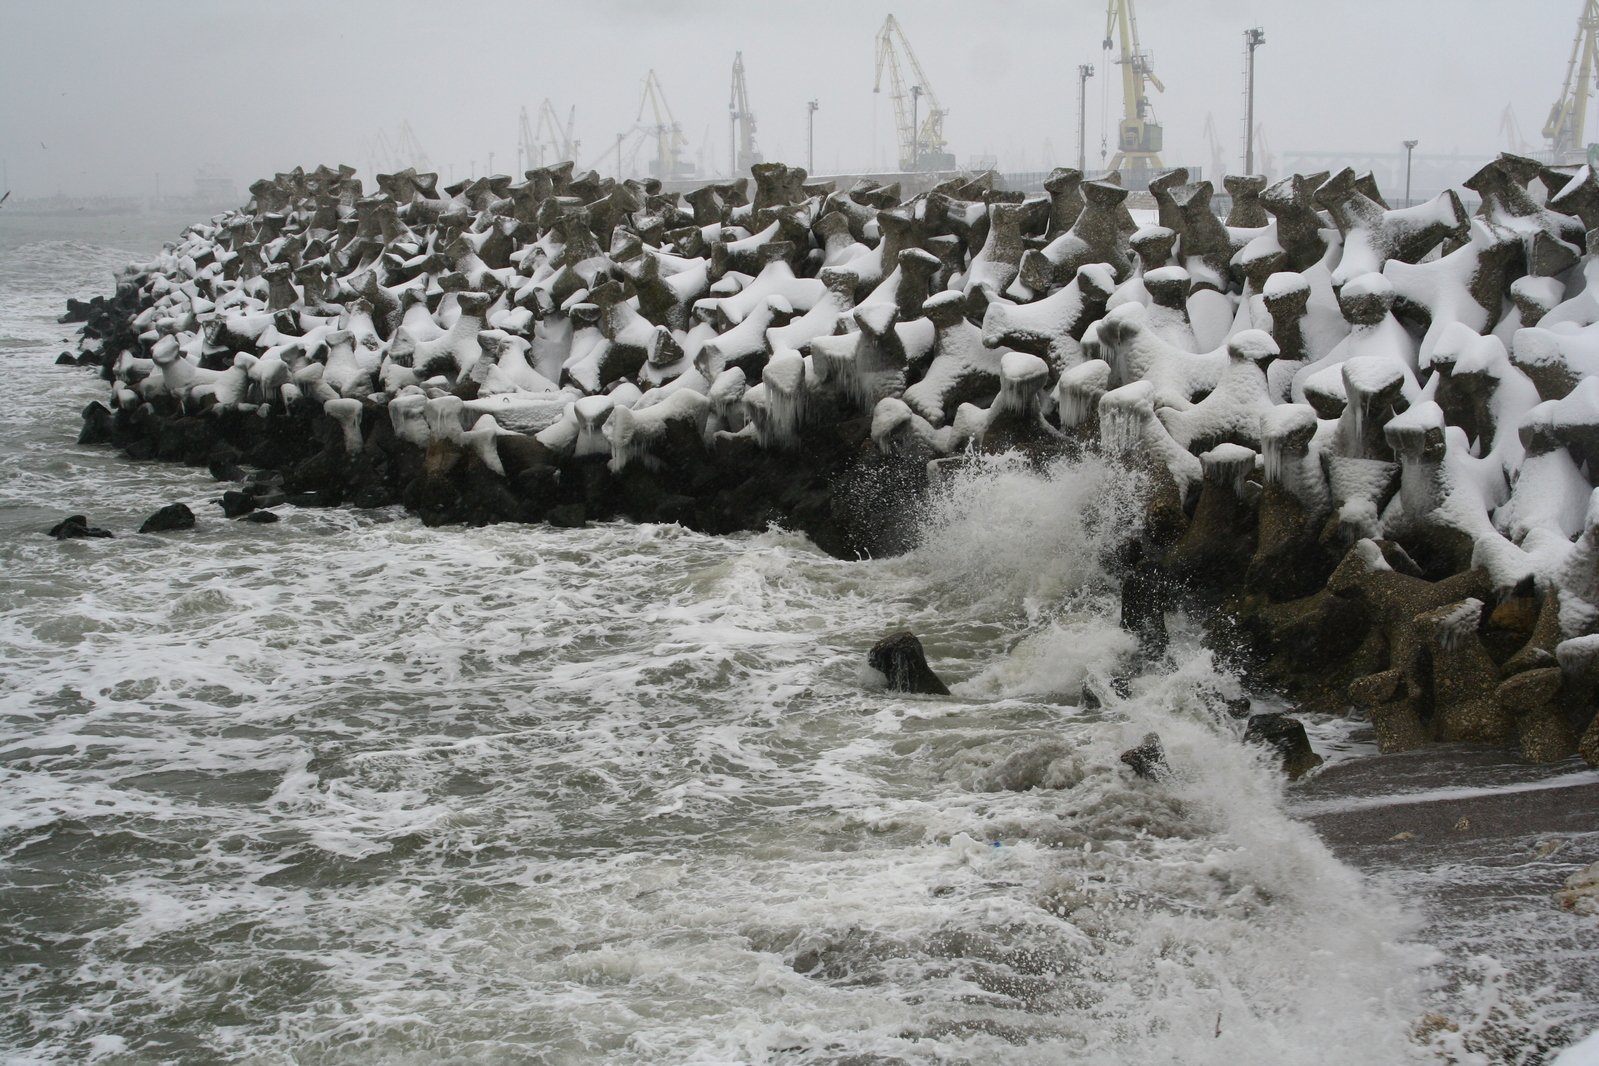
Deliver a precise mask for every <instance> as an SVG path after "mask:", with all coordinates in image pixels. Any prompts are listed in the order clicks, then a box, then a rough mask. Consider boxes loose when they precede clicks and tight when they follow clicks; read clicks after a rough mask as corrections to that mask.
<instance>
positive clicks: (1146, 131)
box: [1105, 0, 1599, 170]
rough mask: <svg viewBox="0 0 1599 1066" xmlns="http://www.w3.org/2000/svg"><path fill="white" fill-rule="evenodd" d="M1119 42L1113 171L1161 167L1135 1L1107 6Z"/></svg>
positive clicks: (1149, 63) (1111, 39)
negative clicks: (1118, 112) (1119, 104)
mask: <svg viewBox="0 0 1599 1066" xmlns="http://www.w3.org/2000/svg"><path fill="white" fill-rule="evenodd" d="M1592 2H1593V3H1599V0H1592ZM1117 43H1119V44H1120V46H1121V52H1120V57H1119V58H1117V59H1116V60H1114V62H1115V63H1117V64H1118V65H1119V66H1120V67H1121V68H1122V120H1121V122H1120V123H1119V124H1118V125H1117V134H1116V155H1115V156H1114V157H1112V159H1111V162H1110V169H1111V170H1123V169H1126V170H1158V169H1159V168H1160V166H1161V162H1160V152H1161V148H1162V147H1163V141H1164V140H1165V130H1164V129H1163V128H1162V127H1161V125H1160V124H1159V123H1158V122H1156V121H1155V108H1154V105H1153V104H1151V103H1150V101H1149V92H1148V90H1147V88H1146V86H1149V85H1153V86H1154V87H1155V91H1156V92H1165V91H1166V86H1165V85H1164V84H1162V82H1161V80H1160V78H1158V77H1156V76H1155V64H1154V60H1153V59H1152V58H1151V56H1150V54H1149V53H1148V52H1146V51H1144V50H1143V49H1142V48H1141V47H1139V44H1138V15H1137V13H1136V12H1135V11H1134V10H1133V0H1109V2H1108V4H1107V5H1106V8H1105V50H1106V51H1107V52H1108V51H1110V49H1111V48H1112V47H1115V46H1116V44H1117Z"/></svg>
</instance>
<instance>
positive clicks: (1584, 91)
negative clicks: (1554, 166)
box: [1543, 0, 1599, 163]
mask: <svg viewBox="0 0 1599 1066" xmlns="http://www.w3.org/2000/svg"><path fill="white" fill-rule="evenodd" d="M1579 57H1580V59H1579ZM1596 73H1599V0H1584V3H1583V6H1582V14H1581V15H1579V16H1578V17H1577V36H1576V39H1575V40H1573V41H1572V42H1571V58H1570V59H1569V60H1568V61H1567V62H1566V82H1565V84H1564V85H1563V86H1562V87H1561V89H1560V99H1558V100H1556V101H1555V104H1554V106H1553V107H1551V108H1550V109H1549V119H1548V121H1547V122H1545V123H1544V127H1543V135H1544V136H1545V137H1547V138H1548V139H1549V148H1550V150H1551V151H1552V152H1553V153H1554V156H1555V159H1554V161H1555V162H1556V163H1564V162H1567V161H1568V160H1569V159H1571V157H1573V156H1575V155H1579V154H1581V153H1582V152H1583V150H1584V149H1585V148H1586V140H1585V132H1584V131H1585V128H1586V125H1587V118H1588V97H1589V94H1590V92H1591V91H1592V88H1593V84H1594V77H1595V74H1596Z"/></svg>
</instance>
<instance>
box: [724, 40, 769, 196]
mask: <svg viewBox="0 0 1599 1066" xmlns="http://www.w3.org/2000/svg"><path fill="white" fill-rule="evenodd" d="M727 114H728V131H727V151H728V177H730V178H736V177H738V176H739V175H740V174H743V173H744V172H746V171H747V170H749V168H750V167H752V166H754V165H755V164H756V163H759V162H761V154H760V152H758V151H757V150H756V148H755V112H753V111H751V110H750V94H749V89H748V88H747V87H746V86H745V84H744V53H743V52H735V53H734V54H733V89H732V92H730V93H729V94H728V97H727Z"/></svg>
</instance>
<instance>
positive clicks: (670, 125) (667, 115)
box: [633, 69, 694, 181]
mask: <svg viewBox="0 0 1599 1066" xmlns="http://www.w3.org/2000/svg"><path fill="white" fill-rule="evenodd" d="M646 109H648V110H649V112H650V114H651V116H652V117H653V118H654V119H655V121H654V122H652V123H648V124H645V123H644V112H645V110H646ZM633 121H634V122H635V123H636V124H638V125H641V126H643V127H644V128H645V129H647V130H649V131H650V132H651V133H653V134H655V162H654V163H653V164H652V165H651V166H650V170H651V171H652V172H653V173H654V175H655V177H657V178H660V179H661V180H662V181H670V180H672V179H673V178H691V177H693V176H694V168H693V167H692V166H691V165H689V164H687V163H685V162H683V153H684V151H685V150H686V149H687V148H688V138H687V137H684V136H683V127H682V126H680V125H678V123H677V119H676V118H675V117H674V116H673V115H672V105H670V104H668V103H667V102H666V90H664V89H662V88H661V81H660V79H659V78H657V77H656V76H655V71H654V70H653V69H652V70H651V71H650V72H649V74H648V75H646V76H645V78H644V96H643V97H642V98H641V99H640V100H639V104H638V117H637V118H635V119H634V120H633Z"/></svg>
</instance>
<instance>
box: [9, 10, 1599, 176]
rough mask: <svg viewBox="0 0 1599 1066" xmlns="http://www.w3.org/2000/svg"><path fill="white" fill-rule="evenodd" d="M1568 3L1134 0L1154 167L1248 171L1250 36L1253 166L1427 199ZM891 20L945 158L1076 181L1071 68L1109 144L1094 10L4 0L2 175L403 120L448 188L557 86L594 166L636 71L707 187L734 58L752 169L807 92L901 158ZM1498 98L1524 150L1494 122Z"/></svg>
mask: <svg viewBox="0 0 1599 1066" xmlns="http://www.w3.org/2000/svg"><path fill="white" fill-rule="evenodd" d="M1579 6H1580V5H1578V4H1575V3H1554V2H1538V3H1525V2H1512V0H1414V2H1407V3H1403V4H1393V3H1382V2H1379V0H1351V2H1349V3H1344V4H1339V5H1336V6H1334V7H1325V6H1321V5H1311V4H1306V3H1291V4H1290V3H1268V2H1266V0H1200V2H1194V0H1144V2H1143V3H1141V4H1140V5H1139V7H1138V16H1139V18H1138V31H1139V36H1140V42H1141V45H1142V48H1143V49H1144V50H1145V51H1147V52H1149V53H1150V54H1151V56H1152V58H1153V62H1154V69H1155V71H1156V73H1157V74H1158V75H1159V77H1160V78H1161V80H1162V81H1163V82H1164V84H1165V86H1166V92H1165V93H1163V94H1157V95H1156V96H1155V97H1154V104H1155V109H1156V117H1157V118H1158V119H1159V121H1160V122H1161V123H1162V124H1163V125H1164V127H1165V137H1166V151H1165V152H1164V159H1165V162H1166V163H1167V164H1168V165H1188V166H1198V167H1202V168H1204V170H1205V172H1206V173H1207V176H1210V175H1209V172H1210V171H1211V170H1212V169H1213V161H1214V160H1215V159H1216V158H1217V157H1218V155H1219V156H1220V157H1221V158H1223V159H1224V160H1225V162H1226V164H1227V167H1228V169H1229V170H1232V171H1238V170H1240V169H1241V161H1242V154H1243V125H1244V121H1243V110H1244V108H1243V91H1242V90H1243V77H1244V75H1243V65H1244V61H1243V31H1244V30H1246V29H1248V28H1250V27H1256V26H1258V27H1261V28H1263V29H1264V30H1265V33H1266V43H1265V44H1264V45H1263V46H1262V47H1261V49H1260V51H1259V52H1258V54H1257V64H1258V66H1257V71H1258V74H1257V76H1258V83H1259V88H1258V100H1257V128H1258V129H1259V131H1260V134H1261V141H1260V142H1258V143H1257V153H1259V155H1260V157H1261V158H1260V162H1261V163H1262V164H1264V165H1265V169H1270V168H1271V165H1272V164H1273V163H1275V164H1276V165H1277V170H1278V171H1286V170H1288V169H1291V159H1290V157H1291V156H1292V155H1293V154H1294V153H1308V152H1327V153H1339V154H1344V155H1351V156H1352V155H1359V154H1372V153H1393V154H1394V155H1395V156H1397V155H1399V154H1401V153H1402V148H1401V143H1402V142H1403V141H1404V140H1406V139H1415V140H1418V141H1419V142H1420V144H1419V147H1418V148H1417V150H1416V175H1417V187H1418V189H1426V190H1429V191H1433V190H1436V188H1438V187H1440V186H1441V185H1442V184H1444V183H1446V182H1456V181H1459V180H1460V179H1462V178H1464V177H1466V176H1467V175H1469V174H1470V173H1471V172H1472V170H1474V169H1475V167H1474V166H1473V165H1472V164H1471V163H1469V162H1466V161H1464V160H1450V159H1449V158H1447V157H1451V156H1453V157H1465V156H1470V157H1481V158H1483V159H1486V158H1489V157H1491V156H1492V155H1494V154H1495V153H1497V152H1499V151H1502V150H1508V149H1517V148H1522V149H1526V148H1536V147H1542V139H1541V137H1540V136H1539V133H1540V130H1541V129H1542V126H1543V122H1544V119H1545V117H1546V116H1547V114H1548V111H1549V108H1550V105H1551V104H1552V103H1553V102H1554V100H1555V99H1556V98H1557V97H1558V96H1559V94H1560V90H1561V85H1562V82H1563V80H1564V77H1565V72H1566V65H1567V59H1568V57H1569V55H1570V50H1571V42H1572V37H1573V33H1574V30H1575V20H1576V16H1577V14H1578V13H1579ZM889 13H893V14H895V15H896V16H897V17H898V19H899V20H900V22H901V24H902V25H903V27H904V30H905V33H906V35H907V37H908V39H909V41H910V42H911V44H912V46H913V47H914V49H915V52H916V55H917V57H918V58H919V59H920V61H921V63H922V67H923V69H924V70H925V72H926V76H927V80H928V81H929V83H930V84H931V86H932V88H933V89H934V90H935V91H936V94H937V98H938V100H939V103H940V105H941V106H942V107H943V108H945V109H947V110H948V112H949V114H948V117H947V118H946V120H945V133H946V136H947V138H948V143H949V150H950V151H951V152H952V153H953V154H954V156H955V158H956V160H957V163H958V164H960V165H962V166H966V165H971V164H977V165H983V164H990V165H995V166H997V167H998V168H999V169H1001V170H1007V171H1031V170H1042V169H1048V167H1049V166H1051V165H1074V164H1075V162H1076V154H1077V153H1076V139H1077V121H1076V111H1077V68H1078V66H1079V64H1085V63H1087V64H1093V65H1094V66H1095V68H1096V71H1097V73H1096V75H1095V77H1094V78H1093V79H1091V80H1090V81H1089V83H1088V92H1087V112H1088V118H1087V122H1086V133H1087V137H1086V140H1087V142H1088V145H1087V155H1088V158H1089V166H1090V168H1092V167H1094V166H1096V165H1098V164H1097V160H1099V149H1100V141H1101V136H1102V133H1103V132H1105V131H1108V136H1109V139H1110V141H1111V144H1110V150H1111V151H1112V152H1114V150H1115V144H1114V141H1115V123H1116V121H1117V119H1118V117H1119V115H1120V110H1121V91H1120V89H1121V86H1120V80H1119V77H1118V76H1117V68H1116V67H1115V66H1114V63H1113V55H1114V52H1106V51H1104V50H1103V49H1102V41H1103V38H1104V36H1105V11H1104V5H1103V4H1101V3H1097V2H1095V3H1086V2H1082V3H1067V4H1062V3H1046V2H1042V0H1023V2H1007V3H1004V4H984V5H970V4H957V3H948V2H944V0H924V2H918V3H914V4H911V3H899V4H894V3H887V2H883V0H866V2H862V3H848V4H844V3H832V2H817V3H804V4H799V3H795V4H781V5H779V4H758V3H724V2H719V0H708V2H694V3H672V4H657V3H644V2H637V0H600V2H596V3H589V4H584V5H581V6H580V7H577V8H568V7H565V6H561V5H551V4H514V3H511V4H507V3H488V4H478V5H473V7H472V8H471V10H470V13H468V12H466V11H465V10H458V9H455V8H453V7H450V6H447V5H437V4H422V3H412V2H393V3H382V4H378V3H369V2H360V0H358V2H351V3H340V4H334V5H328V4H317V3H308V2H302V0H287V2H284V3H279V4H275V5H273V6H272V7H271V8H270V10H268V9H263V8H260V7H258V6H253V5H245V4H240V3H221V4H207V5H197V4H188V3H180V2H175V0H153V2H149V3H140V4H129V5H109V4H92V3H83V2H77V0H73V2H65V3H51V4H35V3H22V2H18V0H5V2H4V3H0V27H3V30H4V37H5V40H6V41H7V42H8V45H9V47H8V48H7V50H6V51H7V55H6V58H5V62H4V63H0V164H3V168H4V170H3V179H4V180H3V184H4V185H5V186H6V187H7V188H10V189H11V190H12V191H13V195H14V196H16V197H18V198H19V199H21V198H36V197H48V196H55V195H64V196H98V195H110V194H115V195H135V196H150V195H154V194H156V193H157V192H158V191H164V192H165V193H166V194H168V195H172V194H174V193H176V194H180V195H181V194H186V193H188V192H189V191H190V190H191V188H192V185H193V179H194V176H195V175H196V174H197V173H200V172H202V171H205V172H208V173H211V174H214V175H218V176H223V177H226V178H229V179H231V180H232V181H233V182H234V184H235V185H236V187H237V188H238V189H239V190H240V191H241V193H242V190H243V189H244V188H245V186H247V185H248V184H249V182H250V181H251V180H253V179H255V178H256V177H259V176H261V175H264V174H270V173H273V172H275V171H279V170H287V169H290V168H292V167H294V166H296V165H303V166H306V167H310V166H313V165H315V164H317V163H319V162H328V163H334V162H347V163H349V164H351V165H353V166H356V167H358V168H359V169H360V170H361V171H362V173H363V174H366V175H368V176H369V175H370V173H371V169H372V167H373V166H374V164H376V165H378V167H379V169H381V162H382V160H381V159H380V158H379V155H380V153H379V152H378V151H377V150H376V148H375V145H376V143H377V141H378V137H379V134H380V132H381V133H382V134H383V135H384V136H386V137H388V138H389V139H391V140H395V139H397V138H398V137H399V134H400V131H401V128H402V125H403V124H405V123H409V125H410V128H411V129H412V130H413V131H414V133H415V136H416V141H417V143H418V144H419V145H420V146H421V147H422V148H423V149H424V150H425V152H426V154H427V158H428V161H429V162H430V163H431V164H432V166H433V167H434V168H435V169H437V170H438V171H439V173H440V175H441V177H443V178H444V179H445V180H450V179H451V177H452V176H453V177H454V178H460V177H465V176H466V175H467V174H468V173H472V172H475V173H483V172H486V171H487V170H488V169H489V167H490V159H491V153H492V165H493V168H494V169H495V170H497V171H499V172H502V173H510V172H512V171H513V170H514V169H515V168H516V166H517V164H518V162H519V160H518V115H519V112H520V110H521V109H522V108H523V107H526V108H527V109H528V112H529V115H530V116H532V117H533V118H534V119H535V120H536V116H537V114H538V110H539V106H540V104H541V102H542V101H543V100H544V99H545V98H546V97H548V98H549V99H550V100H551V102H552V104H553V107H554V109H555V112H556V113H557V114H558V115H559V117H560V118H561V120H562V121H563V122H564V121H565V120H566V119H567V118H568V116H569V115H570V114H571V110H570V109H571V108H573V107H574V106H575V108H576V113H575V123H574V133H575V136H576V138H577V139H578V140H579V141H580V142H581V146H580V149H579V151H577V152H576V153H575V154H576V155H577V157H578V160H577V161H578V163H579V165H580V166H589V165H593V164H595V163H601V164H602V165H603V167H604V169H605V170H606V172H607V173H610V172H611V171H613V170H614V169H615V155H614V144H615V138H616V137H617V135H618V134H620V133H625V132H628V131H631V130H633V129H634V127H635V125H636V124H637V120H638V118H639V115H640V101H641V90H642V87H643V82H644V79H645V77H646V75H647V73H648V71H650V70H651V69H653V70H654V71H655V72H656V74H657V75H658V78H659V80H660V84H661V86H662V87H663V89H664V90H665V93H666V98H667V102H668V103H669V105H670V107H671V109H672V114H673V116H674V117H675V119H676V120H677V123H678V125H679V126H680V127H681V129H682V134H683V137H684V138H685V140H686V150H685V153H684V154H685V157H686V161H687V162H690V163H696V164H703V166H702V167H701V176H703V177H706V178H714V177H719V176H722V175H723V174H725V172H726V170H727V167H728V161H729V152H728V138H729V121H728V110H729V109H728V104H727V101H728V99H729V81H730V71H731V67H732V63H733V59H734V55H735V53H736V52H740V51H741V52H742V53H743V57H744V62H745V65H746V68H747V71H748V74H747V79H748V86H749V97H750V104H751V108H752V110H753V112H754V114H755V118H756V134H755V136H756V142H757V145H758V148H759V150H760V152H761V154H763V155H764V156H765V157H766V158H767V159H773V160H782V161H787V162H790V163H798V164H804V163H805V161H806V156H807V143H806V136H807V119H808V112H807V108H806V102H807V101H808V100H812V99H814V100H816V101H817V102H818V105H819V110H818V111H817V113H816V115H815V162H816V166H815V170H816V171H817V172H818V173H824V174H825V173H831V172H847V171H858V170H865V169H885V168H886V169H892V166H893V156H894V151H893V115H892V111H891V108H890V104H889V100H888V96H889V94H888V91H887V89H886V87H885V90H884V91H883V92H882V93H880V94H877V95H875V96H874V95H873V93H872V85H873V73H874V67H873V64H874V45H875V35H876V33H877V31H878V28H879V27H880V26H881V24H882V23H883V20H884V18H885V16H886V15H888V14H889ZM1507 109H1508V113H1509V114H1510V115H1511V116H1513V117H1514V120H1515V123H1516V125H1517V127H1518V128H1519V137H1520V138H1523V139H1524V140H1522V141H1517V139H1516V138H1517V136H1518V134H1516V133H1513V132H1511V130H1510V129H1509V128H1508V127H1507V125H1506V122H1505V119H1506V116H1507ZM1207 120H1209V121H1210V123H1211V126H1212V128H1213V130H1214V134H1215V138H1214V148H1213V146H1212V141H1211V140H1210V139H1209V138H1207V135H1206V123H1207ZM653 121H654V119H653V116H652V115H650V114H647V113H646V114H645V116H644V122H645V123H650V122H653ZM608 149H609V150H611V152H612V154H611V157H610V158H609V160H604V159H602V158H601V157H602V156H604V154H605V153H606V152H607V150H608ZM649 158H650V151H649V148H648V147H646V148H645V149H644V151H642V152H640V153H639V154H638V158H637V169H638V170H639V172H640V175H641V176H642V174H643V172H644V169H645V166H646V163H647V160H648V159H649ZM546 161H547V162H553V161H554V160H553V159H551V160H546ZM1257 169H1262V167H1261V166H1257ZM1301 169H1303V168H1301ZM1379 176H1381V175H1379ZM368 180H369V181H370V177H368Z"/></svg>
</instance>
